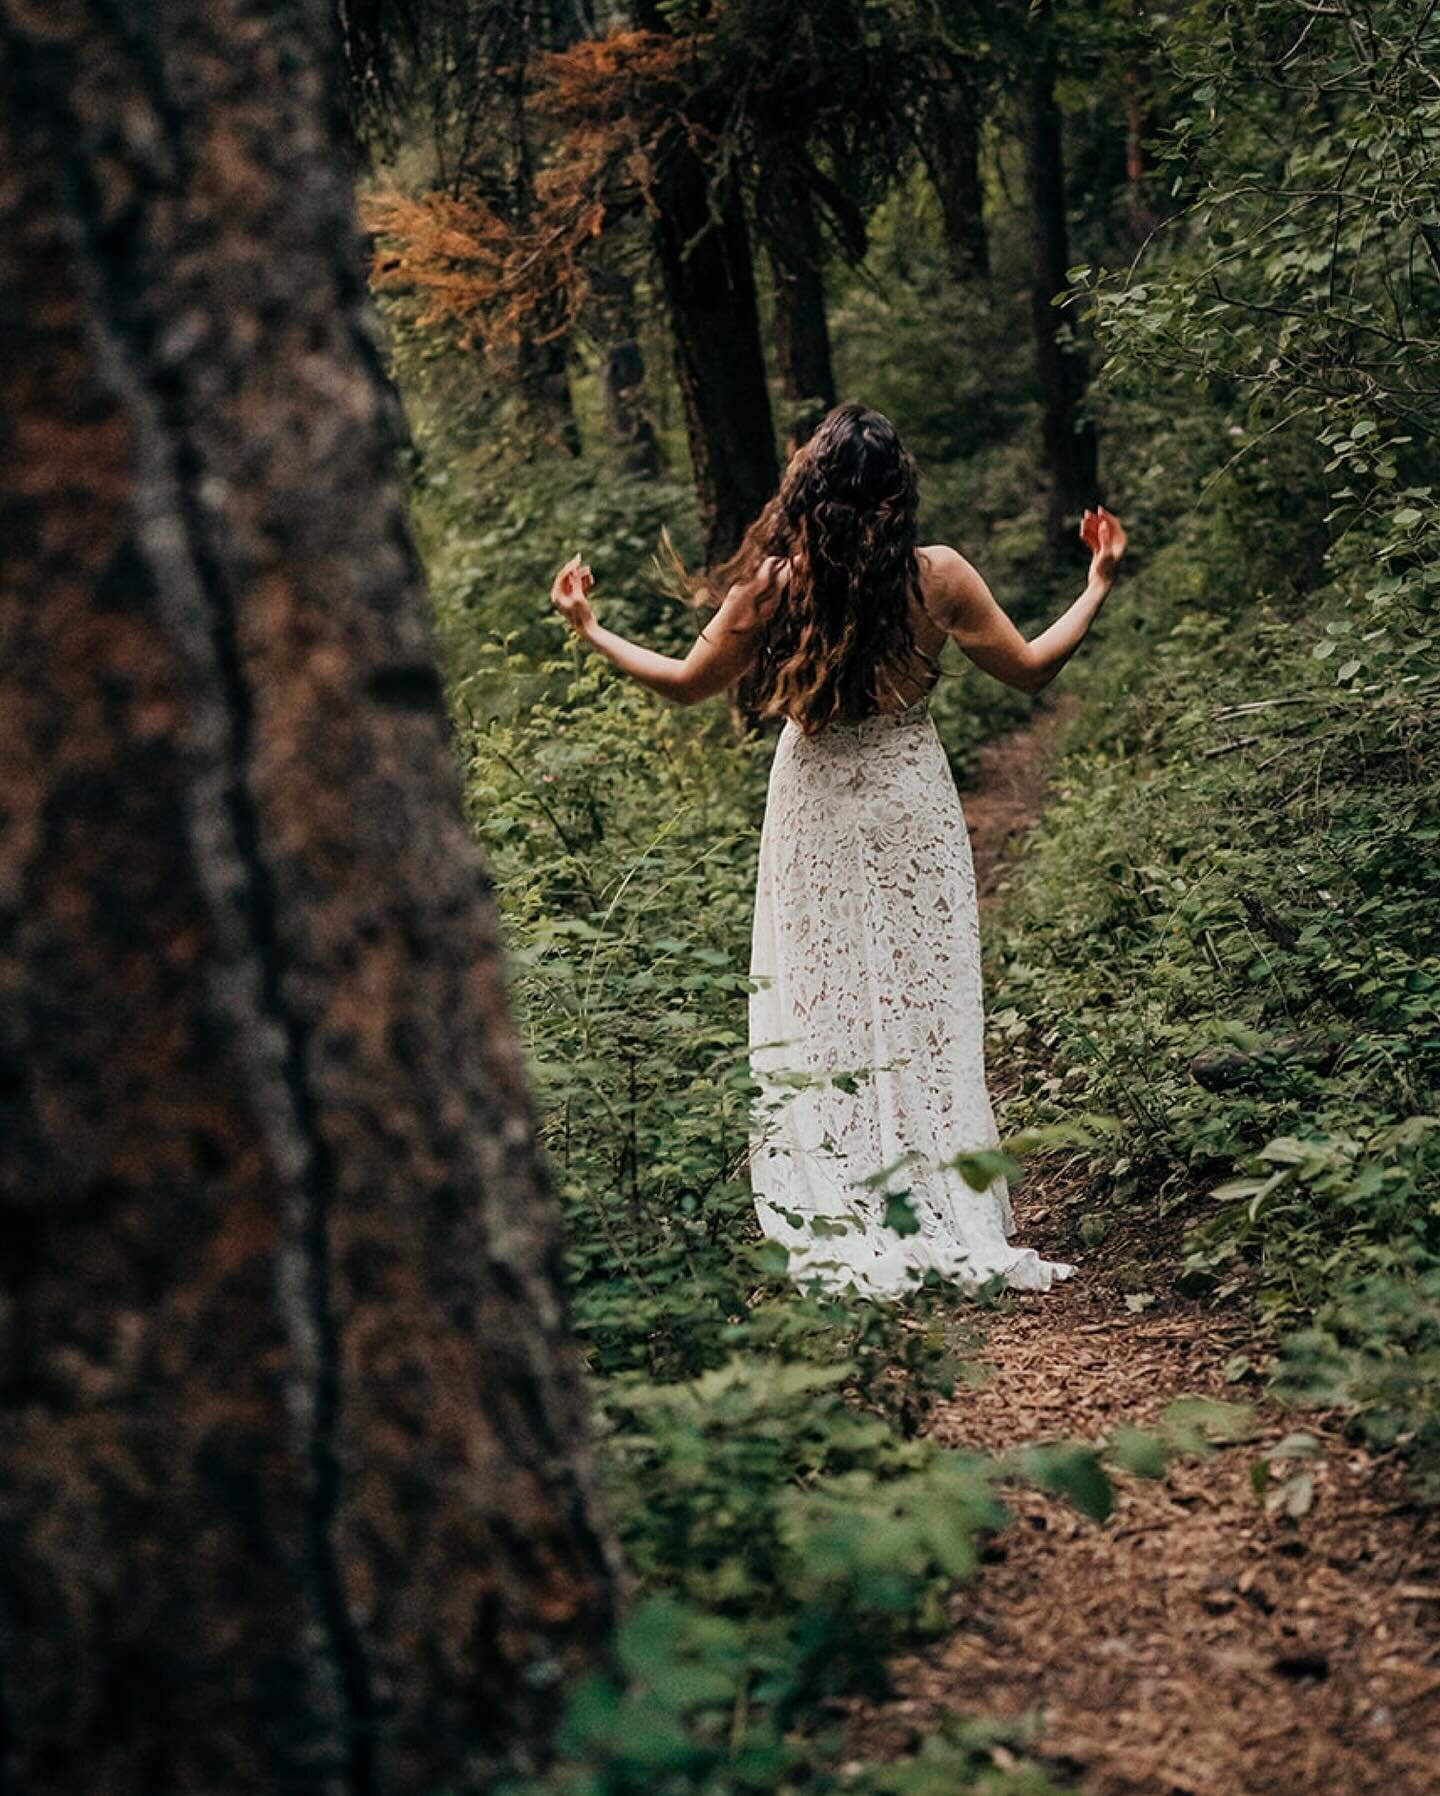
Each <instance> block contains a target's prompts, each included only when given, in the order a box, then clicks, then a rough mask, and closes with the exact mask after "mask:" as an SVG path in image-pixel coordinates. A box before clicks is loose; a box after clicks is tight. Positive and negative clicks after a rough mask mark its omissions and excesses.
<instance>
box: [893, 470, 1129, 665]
mask: <svg viewBox="0 0 1440 1796" xmlns="http://www.w3.org/2000/svg"><path fill="white" fill-rule="evenodd" d="M1080 536H1081V540H1082V541H1083V542H1084V543H1085V546H1086V547H1087V548H1088V549H1089V550H1090V578H1089V579H1088V580H1087V582H1086V584H1085V590H1084V591H1083V592H1082V593H1081V594H1080V596H1079V598H1077V599H1076V600H1075V602H1074V603H1073V604H1072V605H1071V606H1070V607H1069V609H1068V610H1066V611H1065V612H1063V613H1062V614H1061V616H1060V617H1058V618H1057V619H1056V620H1055V622H1054V623H1053V624H1051V625H1050V627H1049V628H1048V629H1046V630H1042V631H1041V633H1040V634H1039V635H1038V636H1036V637H1035V638H1034V639H1033V640H1032V641H1030V642H1027V641H1026V640H1025V638H1024V637H1023V636H1022V635H1021V634H1020V632H1019V631H1018V630H1017V629H1016V628H1015V625H1014V624H1013V623H1012V622H1011V621H1010V619H1009V618H1008V617H1007V616H1006V614H1005V613H1004V611H1002V610H1001V608H1000V606H999V604H998V603H997V602H996V599H995V595H994V594H993V593H992V592H991V590H990V588H989V587H988V586H987V585H986V584H985V581H984V579H983V578H982V577H981V575H980V573H979V571H978V570H977V569H976V568H974V567H972V566H971V564H970V563H969V562H968V561H967V560H966V559H965V557H964V556H963V555H961V554H959V553H958V552H957V551H956V550H954V549H946V548H933V549H924V550H922V551H921V553H922V555H923V557H924V560H925V563H926V570H925V571H926V579H925V608H926V610H927V611H929V613H930V615H931V616H932V617H933V618H934V619H935V621H936V623H937V624H939V625H940V626H941V628H942V629H943V630H944V631H945V632H946V634H947V635H949V636H950V637H952V638H953V639H954V640H955V641H956V642H957V643H958V644H959V645H960V648H961V650H962V651H963V652H964V653H965V654H966V655H968V656H969V658H970V659H971V660H972V661H973V662H974V663H975V665H976V666H977V667H978V668H981V669H982V670H983V671H984V672H985V673H988V674H990V675H992V676H993V677H994V678H995V679H997V680H1001V681H1003V682H1004V684H1005V685H1007V686H1015V687H1018V689H1019V690H1020V691H1021V692H1039V691H1040V690H1041V689H1042V688H1043V687H1045V686H1048V685H1049V684H1050V682H1051V680H1053V679H1054V678H1055V676H1056V674H1058V673H1059V671H1060V669H1061V668H1062V667H1063V666H1064V665H1065V663H1066V662H1067V661H1068V660H1069V659H1070V657H1071V656H1072V655H1073V654H1074V653H1075V651H1076V649H1078V648H1079V646H1080V644H1081V643H1082V642H1083V641H1084V640H1085V634H1086V632H1087V631H1088V630H1089V628H1090V626H1091V624H1092V623H1094V621H1095V618H1096V616H1097V614H1098V613H1099V610H1100V607H1101V606H1102V605H1103V604H1104V603H1105V599H1106V596H1107V594H1108V593H1109V591H1110V588H1111V587H1112V586H1113V585H1114V583H1115V570H1116V568H1117V566H1118V565H1119V562H1120V558H1121V556H1122V555H1123V554H1124V553H1125V548H1126V537H1125V529H1124V526H1123V525H1122V524H1121V522H1120V520H1119V518H1117V517H1116V516H1115V515H1114V513H1113V512H1109V511H1106V509H1105V507H1104V506H1103V505H1102V506H1099V507H1098V508H1097V509H1096V510H1094V511H1087V512H1086V513H1085V515H1084V517H1083V518H1082V519H1081V521H1080Z"/></svg>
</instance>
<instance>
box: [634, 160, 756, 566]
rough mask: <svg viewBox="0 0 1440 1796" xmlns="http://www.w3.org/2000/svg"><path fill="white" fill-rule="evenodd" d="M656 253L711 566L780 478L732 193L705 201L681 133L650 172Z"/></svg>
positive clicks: (700, 168) (748, 267)
mask: <svg viewBox="0 0 1440 1796" xmlns="http://www.w3.org/2000/svg"><path fill="white" fill-rule="evenodd" d="M655 198H656V204H657V209H658V216H657V218H656V222H655V246H656V251H657V254H658V257H659V262H660V273H661V278H662V280H663V283H664V289H665V298H666V302H667V305H668V309H669V314H670V328H671V332H672V334H673V338H674V343H675V372H676V375H677V377H678V379H679V383H680V395H681V398H682V400H683V402H684V406H685V424H686V430H687V433H688V436H689V441H690V459H691V464H692V466H693V468H694V473H695V492H696V497H697V498H698V500H699V504H700V519H701V524H702V527H703V529H704V533H705V558H706V561H707V563H708V564H709V565H711V566H714V565H716V564H717V563H719V562H721V561H723V560H725V558H726V557H727V556H729V555H730V554H731V553H732V552H733V551H734V550H735V549H736V548H737V547H738V545H739V542H740V539H741V537H742V536H743V535H744V534H745V531H746V529H747V527H748V526H749V524H750V523H751V521H752V519H754V518H755V516H756V515H757V514H758V513H759V512H760V510H761V509H762V507H763V506H764V505H765V503H766V502H767V500H768V499H769V498H770V495H771V493H772V492H773V491H774V490H775V483H776V481H777V479H778V477H779V469H778V466H777V463H776V457H775V425H774V420H773V419H772V417H771V413H770V390H769V387H768V386H767V385H766V380H765V356H764V352H763V350H762V349H761V346H760V316H759V308H758V306H757V304H756V299H755V271H754V266H753V264H752V262H751V257H750V233H749V229H748V227H747V225H746V221H745V209H744V206H743V204H742V202H741V198H740V194H739V192H738V190H737V189H735V188H734V187H733V186H729V187H727V188H726V189H725V190H724V191H722V192H720V193H718V194H716V195H714V196H713V198H714V207H713V210H712V195H711V190H710V178H709V171H708V169H707V168H706V166H705V164H704V162H703V161H702V159H701V157H700V156H699V154H698V153H697V152H696V150H695V149H694V148H693V147H692V145H691V144H690V143H689V141H688V140H687V138H686V137H685V136H684V135H683V134H682V133H680V132H679V131H677V132H675V133H673V134H672V135H671V137H670V138H669V140H668V142H667V143H666V144H665V145H664V146H663V148H662V151H661V154H660V157H659V166H658V169H657V178H656V194H655Z"/></svg>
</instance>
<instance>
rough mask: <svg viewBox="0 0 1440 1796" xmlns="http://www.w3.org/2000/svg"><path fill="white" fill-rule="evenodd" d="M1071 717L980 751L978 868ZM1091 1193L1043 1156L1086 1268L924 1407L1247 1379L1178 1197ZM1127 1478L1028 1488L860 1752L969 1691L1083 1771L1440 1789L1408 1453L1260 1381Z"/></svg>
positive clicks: (1435, 1561)
mask: <svg viewBox="0 0 1440 1796" xmlns="http://www.w3.org/2000/svg"><path fill="white" fill-rule="evenodd" d="M1061 721H1063V719H1062V718H1057V716H1056V715H1055V713H1054V712H1051V713H1047V714H1042V716H1041V717H1040V719H1039V720H1038V721H1037V722H1036V723H1035V724H1032V725H1031V726H1030V727H1028V728H1027V729H1026V730H1023V731H1020V732H1017V733H1016V734H1014V735H1012V736H1010V737H1008V738H1006V739H1005V740H1004V741H1003V742H1000V743H997V744H995V745H994V746H993V747H992V748H991V749H989V750H987V751H986V755H985V758H984V760H983V761H982V764H981V767H980V770H979V777H978V781H977V790H976V791H975V792H973V793H972V794H970V795H968V796H967V797H966V813H967V816H968V817H969V818H970V821H971V824H972V829H973V831H974V833H975V835H976V837H977V840H976V859H977V865H978V866H979V867H980V868H981V870H982V882H983V887H984V888H985V889H989V888H991V887H992V886H993V880H994V875H995V870H996V866H997V863H998V860H999V857H1000V856H1001V854H1002V853H1003V851H1004V847H1005V844H1006V842H1007V841H1009V840H1010V839H1011V838H1012V837H1013V836H1014V834H1015V833H1016V832H1017V831H1018V830H1019V829H1021V828H1023V827H1024V826H1025V825H1026V824H1027V823H1028V822H1030V821H1033V819H1034V817H1035V815H1036V814H1037V812H1038V809H1039V806H1040V804H1041V803H1042V801H1043V795H1044V790H1045V783H1046V772H1047V768H1048V765H1049V763H1050V761H1051V759H1052V758H1053V752H1054V747H1055V742H1056V736H1057V733H1058V728H1059V725H1060V723H1061ZM1094 1207H1095V1206H1094V1204H1093V1200H1091V1201H1087V1196H1086V1192H1085V1189H1084V1186H1083V1183H1081V1182H1079V1174H1078V1168H1066V1167H1064V1166H1060V1167H1058V1168H1057V1167H1054V1166H1052V1167H1051V1168H1050V1169H1049V1171H1048V1172H1047V1174H1046V1176H1045V1177H1044V1179H1043V1180H1035V1179H1032V1180H1029V1181H1027V1184H1026V1188H1025V1190H1024V1191H1022V1192H1021V1193H1020V1194H1019V1199H1018V1202H1017V1210H1018V1212H1019V1235H1020V1238H1021V1239H1022V1240H1025V1241H1027V1242H1029V1243H1031V1244H1034V1245H1037V1246H1039V1247H1041V1248H1043V1250H1044V1251H1045V1252H1046V1253H1049V1254H1056V1255H1058V1256H1060V1257H1064V1258H1068V1259H1073V1260H1075V1261H1076V1262H1077V1264H1078V1265H1079V1268H1080V1270H1079V1273H1078V1274H1077V1276H1076V1277H1075V1279H1074V1280H1072V1281H1071V1282H1070V1283H1069V1284H1067V1285H1064V1286H1061V1287H1059V1288H1057V1290H1056V1291H1054V1292H1053V1293H1051V1295H1050V1296H1049V1297H1047V1298H1043V1299H1037V1298H1028V1299H1021V1300H1016V1301H1013V1302H1012V1303H1011V1304H1010V1305H1009V1306H1008V1307H1007V1308H1006V1309H1005V1310H1004V1311H1002V1312H1001V1313H1000V1314H999V1315H998V1316H997V1317H996V1318H995V1319H994V1320H993V1322H992V1323H991V1325H990V1326H989V1328H988V1329H987V1331H986V1343H985V1348H984V1358H985V1360H986V1361H987V1363H988V1366H989V1369H990V1376H989V1378H988V1381H987V1382H985V1383H983V1384H981V1385H979V1386H976V1387H964V1388H962V1389H961V1390H960V1391H959V1392H958V1393H957V1396H956V1398H955V1399H954V1401H953V1402H951V1403H949V1404H947V1405H946V1406H945V1407H944V1408H943V1409H942V1410H941V1411H940V1413H939V1414H938V1416H937V1418H936V1420H935V1423H934V1433H935V1434H936V1436H937V1437H938V1438H940V1439H942V1440H943V1441H945V1442H946V1443H947V1444H955V1445H965V1446H974V1447H984V1448H992V1449H1002V1448H1006V1447H1010V1446H1013V1445H1015V1444H1017V1443H1019V1442H1025V1441H1035V1440H1046V1439H1057V1438H1061V1437H1063V1438H1067V1439H1072V1440H1091V1441H1097V1440H1099V1439H1100V1438H1101V1437H1102V1436H1104V1435H1105V1434H1107V1433H1108V1432H1109V1431H1110V1430H1111V1429H1112V1428H1114V1427H1115V1426H1116V1425H1117V1424H1119V1423H1126V1422H1129V1423H1138V1424H1141V1425H1143V1424H1145V1423H1147V1422H1153V1421H1154V1420H1156V1419H1157V1418H1158V1416H1159V1413H1160V1411H1161V1410H1162V1409H1163V1408H1164V1407H1165V1405H1166V1404H1167V1403H1168V1402H1170V1401H1171V1400H1172V1399H1174V1398H1176V1397H1182V1396H1195V1395H1208V1396H1218V1397H1223V1398H1226V1399H1228V1400H1231V1401H1235V1400H1237V1399H1240V1400H1244V1399H1252V1400H1253V1398H1252V1387H1249V1386H1247V1385H1245V1384H1240V1385H1236V1384H1227V1382H1226V1379H1225V1368H1226V1363H1227V1361H1229V1360H1230V1358H1231V1356H1232V1355H1234V1354H1236V1353H1239V1352H1249V1351H1252V1350H1253V1347H1254V1343H1253V1341H1252V1339H1251V1336H1250V1331H1249V1328H1248V1326H1247V1319H1246V1315H1245V1311H1244V1309H1243V1307H1240V1306H1234V1307H1230V1308H1227V1309H1222V1310H1220V1311H1215V1310H1211V1309H1207V1308H1205V1307H1204V1306H1202V1305H1201V1304H1199V1303H1197V1302H1194V1301H1190V1300H1187V1299H1185V1298H1183V1297H1180V1296H1179V1295H1178V1294H1177V1293H1176V1291H1175V1288H1174V1275H1175V1271H1176V1268H1177V1266H1178V1263H1179V1257H1180V1237H1181V1232H1182V1219H1181V1218H1180V1217H1177V1216H1171V1217H1168V1218H1158V1219H1157V1218H1150V1217H1137V1216H1130V1217H1127V1218H1122V1219H1119V1220H1117V1221H1116V1222H1115V1223H1114V1225H1113V1226H1112V1227H1111V1230H1110V1233H1109V1234H1107V1235H1106V1237H1105V1239H1104V1240H1103V1242H1101V1243H1100V1244H1099V1245H1096V1246H1085V1245H1082V1243H1081V1241H1080V1239H1079V1235H1078V1225H1079V1219H1080V1217H1081V1216H1082V1215H1083V1214H1084V1213H1085V1212H1086V1211H1087V1209H1091V1208H1094ZM1127 1297H1128V1298H1129V1299H1130V1300H1131V1301H1130V1302H1129V1303H1127V1301H1126V1299H1127ZM1299 1429H1303V1430H1305V1431H1306V1432H1308V1433H1310V1434H1312V1435H1314V1436H1315V1437H1316V1439H1317V1441H1318V1442H1319V1448H1320V1451H1319V1454H1318V1456H1317V1458H1316V1459H1314V1460H1313V1461H1310V1462H1308V1463H1309V1466H1310V1469H1312V1470H1313V1474H1314V1496H1313V1501H1312V1503H1311V1505H1310V1507H1309V1509H1308V1511H1307V1512H1306V1513H1304V1514H1303V1515H1301V1516H1299V1517H1298V1518H1296V1519H1289V1518H1286V1517H1283V1516H1279V1515H1275V1516H1272V1515H1267V1513H1266V1511H1265V1508H1264V1505H1263V1504H1262V1503H1261V1501H1260V1500H1259V1499H1258V1498H1257V1496H1256V1494H1255V1491H1254V1488H1253V1486H1252V1483H1251V1472H1252V1468H1253V1467H1254V1466H1255V1464H1256V1462H1257V1460H1258V1459H1259V1458H1260V1456H1261V1455H1262V1454H1263V1452H1264V1451H1265V1449H1266V1448H1267V1447H1269V1446H1273V1445H1274V1444H1275V1443H1276V1442H1277V1441H1279V1440H1280V1439H1281V1438H1282V1437H1283V1436H1284V1435H1286V1434H1288V1433H1290V1432H1292V1431H1294V1430H1299ZM1117 1484H1118V1502H1117V1506H1116V1513H1115V1514H1114V1516H1112V1518H1111V1520H1110V1522H1109V1523H1108V1524H1107V1525H1106V1526H1105V1527H1103V1528H1102V1527H1097V1526H1095V1525H1094V1524H1093V1523H1091V1522H1088V1521H1086V1520H1084V1519H1082V1518H1081V1517H1079V1516H1078V1515H1077V1514H1076V1513H1075V1512H1074V1511H1073V1510H1071V1509H1070V1508H1069V1507H1068V1506H1067V1505H1066V1504H1064V1503H1063V1502H1061V1501H1059V1500H1058V1499H1050V1498H1046V1497H1042V1496H1039V1495H1036V1494H1032V1493H1024V1492H1016V1493H1014V1494H1013V1502H1012V1507H1013V1510H1014V1513H1015V1516H1016V1521H1015V1525H1014V1526H1013V1527H1011V1528H1010V1529H1008V1530H1007V1531H1006V1532H1005V1533H1003V1534H1002V1535H1001V1536H1000V1537H999V1538H998V1539H997V1540H996V1541H995V1542H994V1544H993V1546H992V1548H991V1551H990V1562H989V1563H987V1565H986V1566H985V1568H984V1571H983V1574H982V1576H981V1578H980V1580H979V1582H978V1584H977V1585H976V1587H975V1588H974V1589H971V1590H968V1591H964V1592H961V1593H960V1594H959V1596H958V1597H957V1598H956V1601H955V1607H954V1615H955V1628H954V1632H953V1633H952V1634H950V1635H948V1636H947V1637H946V1638H945V1639H944V1640H943V1641H941V1642H939V1643H938V1644H936V1645H934V1646H932V1647H930V1648H929V1649H927V1650H926V1651H925V1652H924V1653H922V1654H917V1655H914V1656H912V1657H907V1658H905V1659H903V1660H901V1661H899V1662H898V1663H897V1664H896V1665H895V1666H894V1668H893V1669H894V1682H895V1688H896V1691H897V1696H896V1699H895V1700H894V1701H892V1702H890V1703H888V1704H886V1705H884V1706H883V1707H881V1708H879V1709H869V1710H866V1711H862V1712H857V1713H856V1714H855V1715H854V1716H853V1717H852V1729H853V1740H854V1744H855V1747H856V1749H857V1751H858V1752H861V1753H864V1754H866V1755H869V1754H874V1755H875V1756H894V1755H898V1754H901V1753H903V1752H904V1751H905V1750H906V1749H907V1747H908V1746H909V1745H911V1744H913V1743H915V1742H917V1741H918V1740H919V1739H920V1738H922V1737H923V1736H924V1735H925V1734H926V1733H927V1732H928V1731H930V1729H931V1728H932V1727H933V1725H934V1723H935V1721H936V1719H937V1718H938V1716H939V1715H941V1714H942V1713H944V1712H945V1711H946V1710H958V1711H961V1712H968V1713H971V1714H977V1715H990V1716H995V1717H1001V1718H1007V1719H1014V1720H1015V1721H1016V1722H1017V1724H1018V1725H1017V1731H1018V1732H1019V1733H1020V1734H1021V1736H1022V1737H1023V1718H1029V1719H1030V1721H1031V1722H1032V1724H1033V1725H1034V1727H1035V1729H1036V1731H1035V1733H1034V1734H1033V1736H1031V1737H1030V1738H1029V1743H1028V1747H1027V1750H1028V1751H1029V1752H1030V1753H1032V1754H1033V1755H1034V1756H1036V1757H1037V1758H1039V1759H1040V1760H1041V1762H1043V1763H1045V1764H1046V1765H1047V1766H1048V1767H1049V1768H1050V1769H1051V1771H1052V1774H1053V1775H1054V1776H1055V1778H1056V1780H1057V1781H1058V1782H1060V1783H1061V1784H1062V1785H1066V1786H1072V1787H1074V1788H1076V1789H1078V1790H1082V1791H1086V1792H1090V1793H1091V1796H1359V1793H1368V1792H1372V1791H1373V1792H1377V1793H1378V1792H1381V1791H1385V1792H1388V1793H1389V1796H1429V1793H1430V1792H1433V1791H1436V1790H1437V1789H1440V1518H1436V1517H1434V1516H1433V1515H1429V1514H1426V1513H1424V1512H1422V1511H1420V1510H1419V1509H1418V1508H1417V1507H1416V1506H1415V1505H1414V1504H1413V1503H1412V1502H1411V1501H1410V1499H1409V1497H1408V1495H1407V1492H1406V1489H1405V1486H1404V1482H1403V1477H1402V1474H1401V1470H1400V1468H1399V1466H1398V1465H1397V1464H1395V1463H1394V1461H1393V1460H1391V1459H1388V1458H1386V1457H1383V1456H1375V1455H1372V1454H1369V1453H1367V1452H1364V1451H1361V1450H1359V1449H1357V1448H1356V1447H1355V1446H1354V1445H1353V1443H1350V1442H1347V1441H1346V1440H1345V1439H1344V1438H1343V1436H1342V1434H1341V1431H1340V1429H1339V1426H1338V1423H1337V1420H1336V1418H1334V1417H1330V1416H1323V1415H1322V1416H1317V1415H1315V1414H1314V1413H1313V1412H1310V1413H1304V1414H1300V1413H1296V1412H1295V1411H1288V1410H1282V1409H1280V1408H1279V1407H1278V1406H1275V1405H1273V1404H1268V1403H1265V1402H1263V1401H1262V1402H1258V1403H1257V1404H1256V1425H1255V1429H1254V1433H1253V1437H1252V1438H1250V1439H1248V1440H1246V1441H1245V1442H1243V1443H1240V1444H1237V1445H1232V1446H1228V1447H1225V1448H1221V1449H1218V1450H1216V1451H1214V1452H1212V1453H1211V1454H1210V1455H1208V1456H1207V1457H1204V1458H1200V1459H1193V1458H1192V1459H1186V1460H1178V1461H1175V1462H1173V1463H1172V1465H1171V1467H1170V1469H1169V1470H1168V1472H1167V1474H1166V1476H1165V1477H1163V1478H1161V1479H1159V1480H1156V1481H1149V1480H1143V1479H1138V1478H1129V1477H1123V1476H1121V1477H1119V1478H1118V1479H1117Z"/></svg>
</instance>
